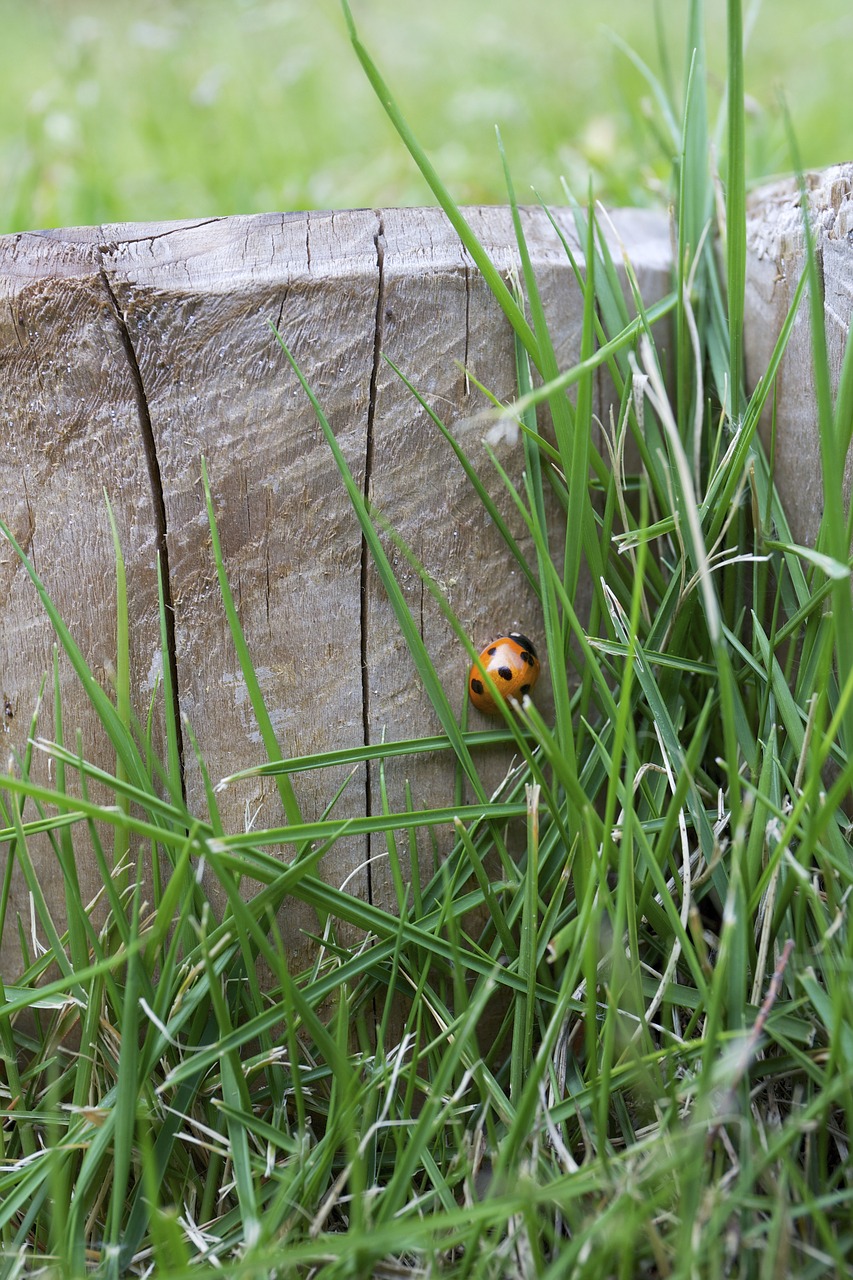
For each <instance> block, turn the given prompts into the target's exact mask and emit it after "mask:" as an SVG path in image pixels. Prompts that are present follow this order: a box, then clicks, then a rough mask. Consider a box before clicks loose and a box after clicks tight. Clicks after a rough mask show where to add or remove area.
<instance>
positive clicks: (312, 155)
mask: <svg viewBox="0 0 853 1280" xmlns="http://www.w3.org/2000/svg"><path fill="white" fill-rule="evenodd" d="M658 8H659V11H660V13H659V16H656V13H655V7H654V5H653V4H652V3H651V2H650V3H641V2H639V0H611V3H610V4H608V5H594V4H588V3H579V2H578V0H569V2H568V3H565V2H562V0H527V2H526V3H525V5H524V6H523V9H524V13H523V16H522V14H521V6H519V5H518V4H517V3H511V0H462V2H460V0H430V2H429V3H422V2H418V3H416V2H415V0H361V2H360V3H358V2H357V3H356V4H355V6H354V17H355V19H356V21H357V22H358V23H359V28H360V30H361V31H362V34H363V37H364V40H365V43H366V44H367V46H368V47H369V48H370V49H371V51H372V52H373V55H374V56H375V58H376V59H377V61H378V63H379V64H380V65H381V66H382V67H383V68H384V70H385V74H386V78H387V79H388V82H389V86H390V88H391V89H392V91H393V92H394V94H395V96H396V97H397V99H398V101H399V102H400V105H401V107H402V109H403V110H404V111H405V112H406V115H407V117H408V119H409V121H410V123H411V125H412V127H413V128H414V130H415V132H416V133H417V135H418V137H419V138H420V139H421V141H422V143H423V144H424V146H425V147H426V149H427V150H428V152H429V153H430V155H431V157H432V159H433V160H434V161H435V163H436V165H437V167H438V169H439V171H440V172H441V173H442V175H443V177H444V180H445V182H446V183H447V184H448V186H449V188H450V190H451V191H452V192H453V194H454V197H455V198H456V199H457V200H458V201H459V202H460V203H463V204H464V203H477V202H482V203H503V202H504V201H505V199H506V193H505V188H504V184H503V177H502V172H501V166H500V163H499V161H498V156H497V152H496V148H495V144H494V126H495V125H496V124H497V125H499V126H500V129H501V133H502V136H503V139H504V143H505V146H506V150H507V155H508V158H509V162H510V164H511V166H512V169H513V173H514V175H515V180H516V183H517V185H518V188H519V192H520V198H521V199H522V200H523V199H526V198H530V199H532V198H533V196H532V193H531V191H530V189H531V187H534V188H535V189H536V191H537V192H538V194H539V195H540V196H541V197H542V199H544V200H546V201H552V202H553V201H560V202H562V201H563V199H564V196H563V192H562V187H561V185H560V181H559V180H560V178H561V177H565V179H566V180H567V182H568V184H569V186H570V188H571V189H572V190H579V191H580V192H581V193H584V192H585V191H586V188H587V182H588V179H589V177H590V175H591V176H592V179H593V182H594V186H595V190H596V194H597V195H598V196H599V197H600V198H602V199H603V200H605V201H608V202H610V203H619V204H648V203H649V202H661V201H665V200H666V199H667V181H668V174H669V170H670V165H671V161H672V149H671V146H670V145H669V143H668V142H667V140H666V138H665V137H663V136H662V135H661V133H660V125H659V117H658V113H657V110H656V107H655V103H654V93H653V90H652V89H651V88H650V86H649V84H648V82H647V80H646V79H645V78H644V77H643V75H642V74H641V72H640V70H639V69H638V67H637V65H636V62H635V61H633V60H632V57H631V56H629V55H628V54H627V53H626V46H627V47H628V48H630V50H631V51H632V53H633V55H635V56H636V57H638V58H640V59H642V60H644V61H645V62H646V63H647V64H648V65H649V66H651V67H652V68H653V69H654V71H655V72H656V74H659V75H660V76H661V79H662V83H663V84H664V86H665V87H667V88H668V89H669V91H670V92H672V91H674V90H675V89H676V87H677V85H678V82H679V80H680V79H681V77H682V75H683V70H684V61H685V59H684V43H685V29H686V26H685V24H686V13H687V8H688V6H687V5H686V4H685V3H666V4H664V3H661V4H660V5H659V6H658ZM744 10H745V29H746V36H747V54H746V64H745V93H746V100H745V104H746V111H747V135H746V143H747V174H748V176H749V178H750V179H751V180H754V179H757V178H760V177H763V176H765V175H768V174H773V173H775V172H779V171H786V170H788V169H789V168H790V162H789V160H788V156H787V148H786V145H785V140H784V130H783V128H782V126H781V122H780V114H779V108H778V100H779V93H780V92H784V94H785V98H786V101H787V104H788V109H789V110H790V112H791V115H792V118H793V119H794V121H795V122H796V127H797V131H798V134H799V136H800V138H801V145H802V153H803V163H804V164H805V165H806V166H822V165H826V164H830V163H834V162H836V161H840V160H844V159H847V158H848V157H849V152H850V143H849V128H848V122H847V121H846V119H845V114H846V113H845V112H844V111H843V110H841V109H840V108H841V103H842V98H841V95H842V94H843V92H844V86H845V85H846V84H847V82H848V79H849V74H848V66H847V60H848V51H849V46H850V40H851V37H853V12H851V11H850V8H849V5H847V3H846V0H816V3H813V4H810V5H808V6H803V5H802V4H800V3H798V2H797V0H772V3H766V4H765V5H764V6H763V8H761V9H759V8H758V6H755V5H752V6H748V5H745V6H744ZM0 24H2V32H3V38H2V43H0V86H2V87H1V88H0V230H2V231H17V230H24V229H34V228H39V227H48V226H63V225H69V226H70V225H79V224H88V223H99V222H107V221H141V220H157V219H168V218H192V217H199V216H210V215H213V214H230V213H253V212H263V211H268V210H272V209H305V208H315V209H316V208H358V207H364V206H370V205H401V204H403V205H405V204H421V203H432V202H433V198H432V196H431V195H430V192H429V189H428V188H427V186H426V184H425V183H424V181H423V179H422V178H421V177H420V175H419V174H418V173H417V171H416V169H415V167H414V166H413V164H412V162H411V160H410V159H409V157H408V156H407V155H406V154H405V152H404V151H403V150H402V149H401V148H400V147H399V146H396V145H395V144H394V141H393V136H392V133H391V130H390V128H389V126H388V123H387V121H386V120H385V119H384V116H383V114H382V112H381V110H380V109H379V108H378V106H377V103H376V101H375V99H374V98H373V96H372V94H371V93H370V90H369V88H368V86H367V84H366V82H365V80H364V77H363V75H362V73H361V69H360V68H359V67H358V65H357V63H356V61H355V59H354V58H353V57H352V54H351V50H350V48H349V42H348V40H347V34H346V28H345V23H344V21H343V18H342V16H341V11H340V7H339V5H338V4H337V3H336V0H185V2H183V3H179V2H174V0H173V2H169V3H167V2H164V0H161V2H159V3H157V2H152V0H143V2H142V3H138V4H130V3H127V2H126V0H85V2H83V0H32V3H23V2H22V0H2V3H0ZM707 40H708V71H709V86H708V87H709V94H710V97H711V103H712V110H713V109H716V106H718V105H719V100H720V96H721V91H722V88H723V85H724V83H725V6H724V5H723V4H721V3H718V4H715V5H711V6H709V8H708V14H707Z"/></svg>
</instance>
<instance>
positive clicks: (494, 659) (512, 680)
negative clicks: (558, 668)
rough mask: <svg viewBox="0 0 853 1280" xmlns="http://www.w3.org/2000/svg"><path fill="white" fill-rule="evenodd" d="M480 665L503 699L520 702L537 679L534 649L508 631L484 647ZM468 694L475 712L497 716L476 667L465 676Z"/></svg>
mask: <svg viewBox="0 0 853 1280" xmlns="http://www.w3.org/2000/svg"><path fill="white" fill-rule="evenodd" d="M480 662H481V664H482V665H483V666H484V667H485V668H486V670H487V671H488V673H489V675H490V676H491V677H492V679H493V680H494V682H495V684H496V685H497V686H498V689H499V690H500V693H501V697H503V698H517V699H518V701H519V702H520V701H521V699H522V698H523V697H524V695H525V694H527V693H530V691H531V689H532V688H533V686H534V685H535V683H536V681H537V680H538V679H539V659H538V658H537V656H536V650H535V649H534V647H533V645H532V644H531V643H530V641H529V640H528V639H527V636H523V635H522V634H521V632H520V631H511V632H510V633H509V635H507V636H500V637H499V638H498V639H497V640H493V641H492V643H491V644H488V645H486V647H485V649H484V650H483V652H482V653H481V654H480ZM468 693H469V694H470V695H471V701H472V702H473V704H474V706H475V707H476V708H477V710H478V711H482V712H483V713H484V714H485V715H487V716H497V715H500V709H499V707H498V705H497V703H496V702H495V700H494V698H493V697H492V694H491V691H490V690H489V689H488V687H487V686H486V682H485V680H484V679H483V677H482V675H481V674H480V670H479V668H478V667H477V666H476V664H475V665H474V666H473V667H472V668H471V670H470V672H469V675H468Z"/></svg>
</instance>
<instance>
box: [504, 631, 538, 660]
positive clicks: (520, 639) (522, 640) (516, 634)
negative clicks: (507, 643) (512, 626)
mask: <svg viewBox="0 0 853 1280" xmlns="http://www.w3.org/2000/svg"><path fill="white" fill-rule="evenodd" d="M510 639H511V640H515V641H517V643H518V644H520V645H521V647H522V649H525V650H526V651H527V652H526V653H524V654H522V657H523V658H526V657H527V654H530V655H531V656H532V657H534V658H535V657H536V650H535V649H534V647H533V644H532V642H531V641H530V640H528V639H527V636H523V635H522V634H521V632H520V631H513V632H511V633H510Z"/></svg>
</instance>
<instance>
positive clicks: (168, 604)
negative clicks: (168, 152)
mask: <svg viewBox="0 0 853 1280" xmlns="http://www.w3.org/2000/svg"><path fill="white" fill-rule="evenodd" d="M97 253H98V261H99V264H100V265H99V276H100V279H101V283H102V284H103V286H104V292H105V293H106V295H107V298H108V299H109V303H110V307H111V309H112V311H113V314H114V315H115V319H116V324H117V326H118V334H119V338H120V340H121V344H122V347H123V348H124V352H125V356H126V357H127V364H128V368H129V370H130V378H131V382H132V384H133V398H134V402H135V404H136V415H137V418H138V420H139V428H140V434H141V436H142V447H143V451H144V453H145V462H146V465H147V467H148V478H149V482H150V485H151V500H152V506H153V509H154V525H155V530H154V546H155V548H156V551H157V557H158V560H159V563H160V578H161V581H162V584H163V586H162V590H163V605H164V613H165V625H166V646H167V652H166V660H167V661H168V663H169V676H170V678H171V682H172V702H173V705H172V708H171V712H172V715H173V717H174V724H175V730H176V737H177V746H178V758H179V762H180V769H181V791H182V792H184V741H183V731H182V729H181V709H180V699H179V697H178V653H177V644H176V641H175V610H174V605H173V602H172V579H171V574H170V572H169V546H168V541H167V525H166V503H165V499H164V497H163V478H162V475H161V473H160V462H159V459H158V457H157V445H156V441H155V439H154V428H153V426H152V423H151V411H150V409H149V407H148V397H147V395H146V394H145V384H144V382H143V380H142V371H141V369H140V367H139V360H138V359H137V356H136V348H135V347H134V345H133V339H132V338H131V336H130V330H129V329H128V326H127V317H126V315H125V313H124V310H123V309H122V307H121V305H120V304H119V300H118V298H117V297H116V295H115V292H114V290H113V287H112V285H111V283H110V278H109V275H108V273H107V269H106V266H105V264H104V257H103V249H102V247H100V246H99V247H98V249H97Z"/></svg>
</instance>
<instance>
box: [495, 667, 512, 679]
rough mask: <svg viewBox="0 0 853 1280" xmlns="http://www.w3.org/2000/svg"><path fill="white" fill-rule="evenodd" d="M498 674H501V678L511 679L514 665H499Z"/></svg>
mask: <svg viewBox="0 0 853 1280" xmlns="http://www.w3.org/2000/svg"><path fill="white" fill-rule="evenodd" d="M497 674H498V675H499V676H500V678H501V680H511V679H512V667H498V671H497Z"/></svg>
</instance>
